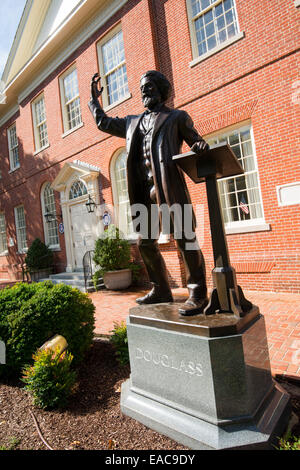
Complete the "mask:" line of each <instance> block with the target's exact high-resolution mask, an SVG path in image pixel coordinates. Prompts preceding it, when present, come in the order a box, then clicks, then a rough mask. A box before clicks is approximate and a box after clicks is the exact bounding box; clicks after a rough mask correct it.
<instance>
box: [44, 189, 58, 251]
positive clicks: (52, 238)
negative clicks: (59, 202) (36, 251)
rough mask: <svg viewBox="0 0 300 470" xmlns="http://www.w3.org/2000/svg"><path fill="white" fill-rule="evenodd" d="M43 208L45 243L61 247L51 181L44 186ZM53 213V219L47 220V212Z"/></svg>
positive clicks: (51, 246) (50, 246)
mask: <svg viewBox="0 0 300 470" xmlns="http://www.w3.org/2000/svg"><path fill="white" fill-rule="evenodd" d="M41 197H42V210H43V221H44V232H45V243H46V245H48V246H49V248H59V236H58V229H57V220H56V209H55V199H54V191H53V189H52V188H51V183H46V184H45V185H44V186H43V188H42V194H41ZM46 213H48V214H49V213H50V214H53V220H52V221H51V222H46V221H45V214H46Z"/></svg>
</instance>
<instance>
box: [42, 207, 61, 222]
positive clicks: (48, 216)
mask: <svg viewBox="0 0 300 470" xmlns="http://www.w3.org/2000/svg"><path fill="white" fill-rule="evenodd" d="M44 217H45V219H46V222H47V224H50V222H53V221H54V220H57V217H59V218H60V219H61V220H62V214H57V215H56V214H55V213H53V212H50V211H49V208H48V207H46V212H45V214H44Z"/></svg>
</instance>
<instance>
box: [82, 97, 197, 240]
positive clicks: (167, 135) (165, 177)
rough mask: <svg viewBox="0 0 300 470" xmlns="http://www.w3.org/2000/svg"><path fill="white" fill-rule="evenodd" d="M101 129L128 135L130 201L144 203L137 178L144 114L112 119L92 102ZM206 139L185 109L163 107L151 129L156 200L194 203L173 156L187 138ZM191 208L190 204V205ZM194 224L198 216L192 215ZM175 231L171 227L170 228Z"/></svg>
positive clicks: (191, 143) (170, 204) (143, 191)
mask: <svg viewBox="0 0 300 470" xmlns="http://www.w3.org/2000/svg"><path fill="white" fill-rule="evenodd" d="M89 108H90V110H91V111H92V113H93V115H94V118H95V121H96V124H97V126H98V128H99V129H100V130H101V131H103V132H107V133H108V134H111V135H114V136H117V137H123V138H126V150H127V155H128V158H127V178H128V192H129V200H130V204H131V205H132V204H137V203H140V204H144V203H145V196H144V194H145V186H144V185H143V184H142V181H141V179H140V178H138V177H137V167H138V164H139V161H140V159H141V154H140V152H141V150H140V147H139V144H138V139H137V137H138V132H139V123H140V120H141V118H142V117H143V113H142V114H140V115H138V116H126V117H125V118H118V117H117V118H110V117H108V116H107V115H106V114H105V113H104V111H103V110H102V109H101V108H100V107H99V104H98V103H97V102H94V101H90V103H89ZM201 140H203V139H202V137H201V136H200V135H199V134H198V132H197V130H196V129H195V127H194V124H193V121H192V119H191V118H190V116H189V115H188V114H187V113H186V112H185V111H182V110H174V109H170V108H167V107H166V106H163V107H162V108H161V109H160V111H159V113H158V115H157V118H156V121H155V124H154V129H153V132H152V142H151V165H152V170H153V179H154V184H155V189H156V196H157V203H158V204H159V205H160V204H162V203H167V204H168V206H172V205H173V204H179V205H180V206H181V207H182V213H183V206H184V205H185V204H191V200H190V196H189V193H188V189H187V186H186V182H185V179H184V176H183V173H182V171H181V169H180V168H179V167H178V166H177V165H176V163H174V162H173V160H172V157H173V156H174V155H178V154H179V153H180V152H181V146H182V143H183V141H185V142H186V143H187V144H188V145H189V146H190V147H192V145H193V144H194V143H195V142H198V141H201ZM190 207H191V206H190ZM193 222H194V226H195V217H194V214H193ZM171 231H172V228H171Z"/></svg>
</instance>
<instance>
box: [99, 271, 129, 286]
mask: <svg viewBox="0 0 300 470" xmlns="http://www.w3.org/2000/svg"><path fill="white" fill-rule="evenodd" d="M103 282H104V285H105V287H106V289H109V290H121V289H127V287H129V286H130V285H131V282H132V272H131V269H120V270H119V271H107V272H106V273H105V274H103Z"/></svg>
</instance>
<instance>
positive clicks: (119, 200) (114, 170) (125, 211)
mask: <svg viewBox="0 0 300 470" xmlns="http://www.w3.org/2000/svg"><path fill="white" fill-rule="evenodd" d="M111 180H112V188H113V196H114V206H115V209H116V214H117V221H118V226H119V229H120V230H121V231H122V232H123V234H124V236H125V237H127V238H129V237H130V238H131V237H132V234H133V227H132V219H131V213H130V202H129V195H128V186H127V155H126V151H125V149H124V150H122V151H121V152H120V153H118V154H117V155H116V156H115V158H114V159H113V161H112V165H111Z"/></svg>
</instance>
